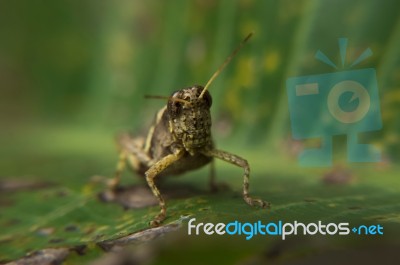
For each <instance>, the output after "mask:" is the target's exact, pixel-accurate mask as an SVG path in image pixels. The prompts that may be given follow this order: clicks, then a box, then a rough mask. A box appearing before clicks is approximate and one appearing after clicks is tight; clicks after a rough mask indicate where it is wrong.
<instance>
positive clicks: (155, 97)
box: [144, 95, 190, 105]
mask: <svg viewBox="0 0 400 265" xmlns="http://www.w3.org/2000/svg"><path fill="white" fill-rule="evenodd" d="M144 98H147V99H148V98H152V99H166V100H172V101H176V102H180V103H183V104H187V105H190V102H189V101H187V100H184V99H181V98H174V97H167V96H155V95H145V96H144Z"/></svg>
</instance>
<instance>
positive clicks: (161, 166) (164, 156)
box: [109, 33, 269, 226]
mask: <svg viewBox="0 0 400 265" xmlns="http://www.w3.org/2000/svg"><path fill="white" fill-rule="evenodd" d="M251 36H252V33H250V34H249V35H248V36H247V37H246V38H245V39H244V40H243V41H242V42H241V43H240V45H239V46H238V47H237V48H236V49H235V50H234V51H233V52H232V53H231V54H230V55H229V56H228V58H227V59H226V60H225V61H224V63H223V64H222V65H221V66H220V67H219V68H218V70H217V71H216V72H215V73H214V74H213V76H212V77H211V78H210V80H209V81H208V82H207V84H206V85H205V86H204V87H203V86H199V85H194V86H191V87H187V88H184V89H181V90H178V91H176V92H174V93H172V95H171V96H170V97H158V98H166V99H167V100H168V102H167V105H166V106H164V107H163V108H162V109H161V110H159V111H158V113H157V114H156V117H155V121H154V124H153V125H152V126H151V127H150V129H149V131H148V134H147V136H146V137H132V136H131V135H129V134H122V135H121V136H119V138H118V140H117V141H118V145H119V149H120V158H119V161H118V164H117V169H116V173H115V176H114V178H113V179H112V180H110V182H109V187H110V188H111V190H114V191H115V190H116V188H117V186H118V184H119V182H120V177H121V174H122V172H123V170H124V169H125V167H126V164H127V163H128V164H129V165H130V167H132V169H133V170H134V171H136V172H137V173H138V174H140V175H143V176H145V178H146V181H147V184H148V186H149V187H150V189H151V190H152V192H153V194H154V196H155V197H157V199H158V203H159V206H160V213H159V214H158V215H157V216H155V218H154V219H153V220H152V221H151V222H150V225H151V226H159V225H160V224H161V223H162V222H163V221H164V219H165V218H166V211H167V207H166V204H165V201H164V199H163V196H162V195H161V193H160V191H159V189H158V187H157V185H156V183H155V179H156V178H160V177H164V176H170V175H178V174H181V173H184V172H186V171H189V170H194V169H197V168H200V167H202V166H204V165H206V164H209V163H211V167H210V168H211V170H210V181H209V182H210V187H211V188H212V189H213V190H214V189H215V188H216V186H217V185H216V183H215V174H214V171H215V169H214V158H218V159H221V160H224V161H226V162H228V163H231V164H233V165H236V166H239V167H241V168H243V170H244V175H243V199H244V201H245V202H246V203H247V204H249V205H251V206H260V207H262V208H266V207H268V206H269V203H268V202H265V201H263V200H261V199H255V198H252V197H250V195H249V177H250V167H249V164H248V162H247V160H245V159H243V158H241V157H240V156H237V155H234V154H231V153H228V152H225V151H222V150H218V149H215V147H214V143H213V139H212V137H211V114H210V108H211V104H212V98H211V95H210V93H209V92H208V87H209V86H210V84H211V83H212V81H213V80H214V79H215V78H216V77H217V76H218V75H219V73H220V72H221V71H222V69H223V68H225V66H226V65H227V64H228V63H229V62H230V61H231V59H232V58H233V57H234V56H235V55H236V53H237V52H238V51H239V50H240V49H241V48H242V46H243V45H244V44H245V43H246V42H247V40H248V39H249V38H250V37H251Z"/></svg>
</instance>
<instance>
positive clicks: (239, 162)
mask: <svg viewBox="0 0 400 265" xmlns="http://www.w3.org/2000/svg"><path fill="white" fill-rule="evenodd" d="M202 153H203V154H204V155H206V156H211V157H215V158H219V159H221V160H224V161H226V162H228V163H231V164H234V165H236V166H239V167H241V168H243V169H244V175H243V199H244V201H245V202H246V203H247V204H248V205H250V206H260V207H262V208H266V207H269V205H270V203H269V202H266V201H263V200H261V199H254V198H252V197H250V195H249V186H250V183H249V179H250V167H249V164H248V163H247V160H246V159H243V158H241V157H239V156H237V155H234V154H231V153H228V152H225V151H221V150H216V149H212V150H205V151H202Z"/></svg>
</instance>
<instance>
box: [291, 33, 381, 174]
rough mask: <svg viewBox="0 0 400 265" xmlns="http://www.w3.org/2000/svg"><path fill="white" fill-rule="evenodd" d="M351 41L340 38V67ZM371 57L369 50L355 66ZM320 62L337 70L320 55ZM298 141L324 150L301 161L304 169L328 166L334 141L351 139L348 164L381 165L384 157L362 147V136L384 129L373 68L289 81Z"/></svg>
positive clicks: (304, 154)
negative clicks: (312, 140) (314, 143)
mask: <svg viewBox="0 0 400 265" xmlns="http://www.w3.org/2000/svg"><path fill="white" fill-rule="evenodd" d="M346 46H347V39H339V47H340V53H341V57H342V66H344V58H345V54H346ZM371 54H372V52H371V50H370V49H367V50H366V51H364V53H362V54H361V55H360V57H359V58H358V59H357V60H355V61H354V62H353V64H352V65H351V66H354V65H356V64H358V63H359V62H361V61H363V60H364V59H365V58H367V57H369V56H370V55H371ZM316 58H317V59H319V60H321V61H323V62H324V63H327V64H329V65H331V66H333V67H335V68H336V69H337V66H336V65H335V64H334V63H333V62H332V61H330V60H329V59H328V58H327V57H326V56H325V55H324V54H323V53H322V52H320V51H317V53H316ZM286 89H287V94H288V100H289V112H290V121H291V128H292V136H293V138H294V139H298V140H304V139H310V138H320V139H321V147H320V148H314V149H311V148H310V149H306V150H304V151H303V152H302V153H301V154H300V156H299V163H300V165H302V166H330V165H331V164H332V137H333V136H335V135H347V156H348V161H350V162H377V161H380V152H378V151H377V150H375V149H374V148H373V147H372V146H371V145H368V144H360V143H358V134H359V133H362V132H369V131H377V130H380V129H381V128H382V119H381V112H380V104H379V94H378V85H377V81H376V71H375V69H373V68H368V69H358V70H348V71H339V72H335V73H328V74H320V75H310V76H301V77H292V78H289V79H288V80H287V82H286Z"/></svg>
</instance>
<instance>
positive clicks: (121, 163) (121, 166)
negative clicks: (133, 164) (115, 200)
mask: <svg viewBox="0 0 400 265" xmlns="http://www.w3.org/2000/svg"><path fill="white" fill-rule="evenodd" d="M126 157H127V155H126V151H124V150H123V151H121V152H120V154H119V160H118V163H117V168H116V169H115V174H114V178H112V179H111V180H109V181H108V183H107V185H108V188H109V189H110V190H116V188H117V187H118V184H119V182H120V180H121V175H122V172H123V171H124V170H125V167H126Z"/></svg>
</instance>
